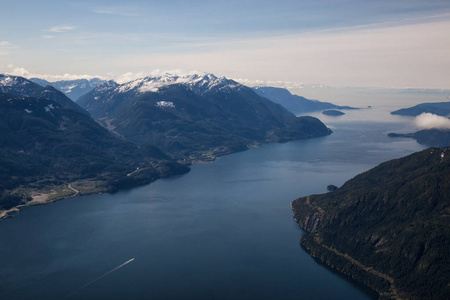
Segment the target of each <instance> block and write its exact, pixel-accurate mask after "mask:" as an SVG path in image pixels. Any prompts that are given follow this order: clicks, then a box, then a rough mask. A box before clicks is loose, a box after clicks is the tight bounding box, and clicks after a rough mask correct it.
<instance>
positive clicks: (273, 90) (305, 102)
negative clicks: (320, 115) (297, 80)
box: [253, 86, 357, 115]
mask: <svg viewBox="0 0 450 300" xmlns="http://www.w3.org/2000/svg"><path fill="white" fill-rule="evenodd" d="M253 90H254V91H255V92H256V93H257V94H258V95H260V96H262V97H266V98H268V99H269V100H271V101H273V102H275V103H278V104H280V105H282V106H283V107H285V108H286V109H287V110H289V111H290V112H291V113H293V114H295V115H299V114H304V113H308V112H314V111H320V110H325V109H357V108H355V107H351V106H339V105H335V104H333V103H329V102H321V101H319V100H311V99H307V98H305V97H302V96H298V95H294V94H292V93H291V92H290V91H289V90H287V89H284V88H278V87H270V86H259V87H253Z"/></svg>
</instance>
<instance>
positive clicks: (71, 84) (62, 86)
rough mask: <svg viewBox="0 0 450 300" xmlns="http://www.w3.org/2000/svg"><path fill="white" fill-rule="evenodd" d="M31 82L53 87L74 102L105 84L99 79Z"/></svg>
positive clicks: (36, 80) (32, 79) (33, 79)
mask: <svg viewBox="0 0 450 300" xmlns="http://www.w3.org/2000/svg"><path fill="white" fill-rule="evenodd" d="M29 80H30V81H32V82H34V83H37V84H39V85H40V86H43V87H45V86H52V87H54V88H55V89H57V90H58V91H60V92H63V93H64V94H65V95H66V96H67V97H69V98H70V99H71V100H73V101H77V100H78V98H79V97H80V96H82V95H84V94H86V93H88V92H90V91H92V90H93V89H94V88H95V87H97V86H98V85H99V84H102V83H103V82H105V80H102V79H99V78H92V79H75V80H59V81H54V82H49V81H47V80H44V79H40V78H30V79H29Z"/></svg>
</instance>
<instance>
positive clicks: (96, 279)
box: [63, 258, 134, 299]
mask: <svg viewBox="0 0 450 300" xmlns="http://www.w3.org/2000/svg"><path fill="white" fill-rule="evenodd" d="M133 260H134V258H132V259H129V260H127V261H126V262H124V263H123V264H121V265H119V266H117V267H115V268H114V269H112V270H111V271H108V272H106V273H105V274H103V275H102V276H99V277H97V278H95V279H94V280H92V281H89V282H88V283H86V284H85V285H83V286H82V287H80V288H77V289H76V290H75V291H73V292H72V293H70V294H69V295H67V296H65V297H64V298H63V299H66V298H69V297H71V296H73V295H74V294H75V293H77V292H78V291H80V290H82V289H84V288H85V287H87V286H88V285H91V284H93V283H94V282H96V281H98V280H100V279H102V278H103V277H105V276H108V275H109V274H111V273H112V272H114V271H117V270H119V269H120V268H122V267H124V266H125V265H127V264H129V263H130V262H132V261H133Z"/></svg>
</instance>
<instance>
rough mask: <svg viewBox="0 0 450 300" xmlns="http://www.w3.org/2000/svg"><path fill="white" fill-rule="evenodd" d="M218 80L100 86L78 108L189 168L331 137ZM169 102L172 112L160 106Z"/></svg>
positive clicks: (317, 125)
mask: <svg viewBox="0 0 450 300" xmlns="http://www.w3.org/2000/svg"><path fill="white" fill-rule="evenodd" d="M204 80H205V81H206V82H209V81H208V79H206V77H205V79H204ZM216 80H217V82H215V84H214V88H211V89H209V88H205V87H204V86H202V85H201V82H203V81H199V82H200V83H197V84H199V86H196V85H194V86H185V85H183V84H171V85H167V86H162V87H160V88H158V89H157V91H155V92H141V91H140V89H139V87H138V85H136V86H134V85H131V87H130V86H128V85H127V84H124V85H122V86H119V87H117V86H114V85H112V86H106V85H100V86H98V87H97V88H96V89H94V90H93V91H91V92H90V93H88V94H86V95H84V96H83V97H81V98H80V99H79V101H78V103H79V104H80V105H81V106H82V107H83V108H85V109H86V110H87V111H89V113H91V114H92V116H93V117H94V118H96V119H97V120H98V121H99V122H100V123H102V124H104V125H105V126H106V127H110V128H114V131H115V132H117V133H118V134H120V135H121V136H123V137H124V138H125V139H126V140H128V141H131V142H134V143H136V144H141V143H150V144H152V145H156V146H158V147H159V148H160V149H161V150H163V151H164V152H165V153H168V154H169V155H171V156H172V157H174V158H175V159H177V160H179V161H184V162H193V161H210V160H213V159H215V158H216V157H217V156H220V155H224V154H229V153H233V152H237V151H242V150H245V149H247V148H248V145H252V144H257V143H266V142H285V141H289V140H294V139H304V138H311V137H317V136H324V135H328V134H330V133H331V130H329V129H328V128H327V127H326V126H325V125H324V124H323V123H322V122H320V120H318V119H316V118H312V117H298V118H297V117H295V116H294V115H293V114H292V113H290V112H288V111H287V110H286V109H285V108H283V107H282V106H280V105H278V104H275V103H273V102H272V101H270V100H268V99H266V98H264V97H261V96H259V95H257V94H256V93H255V92H254V91H253V90H252V89H250V88H248V87H245V86H242V85H240V84H238V83H237V82H234V81H231V80H225V81H220V80H218V79H217V78H216ZM166 101H169V102H170V103H171V106H166V107H161V106H159V105H158V103H161V102H166ZM108 124H109V125H111V126H108Z"/></svg>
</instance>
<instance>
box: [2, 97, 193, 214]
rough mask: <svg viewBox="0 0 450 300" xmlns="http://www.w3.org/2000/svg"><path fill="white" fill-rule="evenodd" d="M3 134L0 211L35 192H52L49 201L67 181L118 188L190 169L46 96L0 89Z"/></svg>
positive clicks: (64, 190) (66, 191)
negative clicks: (38, 96)
mask: <svg viewBox="0 0 450 300" xmlns="http://www.w3.org/2000/svg"><path fill="white" fill-rule="evenodd" d="M68 101H70V100H68ZM0 133H1V134H0V210H8V209H10V208H12V207H15V206H17V205H19V204H24V203H28V202H29V201H30V200H31V196H32V195H33V194H36V193H41V194H50V195H49V197H48V201H52V200H56V199H60V198H64V197H68V196H71V195H73V194H74V191H73V190H72V189H70V188H68V184H69V183H73V185H74V186H78V187H79V190H80V194H85V193H92V192H114V191H116V190H117V189H120V188H126V187H132V186H136V185H140V184H146V183H149V182H151V181H153V180H156V179H157V178H160V177H164V176H170V175H172V174H179V173H185V172H187V171H188V168H187V167H186V166H183V165H180V164H178V163H176V162H174V161H172V160H171V159H170V158H169V157H168V156H166V155H165V154H164V153H162V152H161V151H160V150H159V149H157V148H156V147H153V146H150V145H142V146H140V147H137V146H136V145H134V144H132V143H128V142H124V141H122V140H120V139H118V138H117V137H115V136H114V135H112V134H111V133H110V132H109V131H108V130H106V129H105V128H103V127H102V126H100V125H99V124H98V123H96V122H95V121H94V120H93V119H92V118H91V117H89V116H88V115H87V114H85V113H80V112H78V111H75V110H72V109H70V108H64V107H62V106H61V105H60V104H59V103H57V102H55V101H53V100H50V99H48V98H36V97H27V96H13V95H10V94H1V93H0ZM137 168H139V172H135V173H133V174H132V175H131V176H127V174H129V173H131V172H133V171H135V170H136V169H137ZM75 182H76V184H75Z"/></svg>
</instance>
